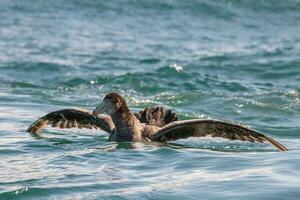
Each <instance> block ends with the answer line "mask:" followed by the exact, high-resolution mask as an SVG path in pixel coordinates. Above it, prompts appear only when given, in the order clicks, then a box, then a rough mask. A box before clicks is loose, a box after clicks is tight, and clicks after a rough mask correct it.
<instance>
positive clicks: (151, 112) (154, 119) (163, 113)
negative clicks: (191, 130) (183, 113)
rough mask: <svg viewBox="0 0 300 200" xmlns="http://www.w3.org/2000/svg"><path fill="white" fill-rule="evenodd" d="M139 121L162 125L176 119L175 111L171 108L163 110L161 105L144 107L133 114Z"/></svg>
mask: <svg viewBox="0 0 300 200" xmlns="http://www.w3.org/2000/svg"><path fill="white" fill-rule="evenodd" d="M134 115H135V117H136V118H137V119H139V120H140V122H141V123H145V124H148V125H155V126H158V127H163V126H165V125H167V124H169V123H171V122H174V121H177V117H176V114H175V113H172V111H171V110H164V108H163V107H156V108H154V107H151V108H146V109H144V110H142V111H140V112H139V113H135V114H134Z"/></svg>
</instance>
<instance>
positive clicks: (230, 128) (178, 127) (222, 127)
mask: <svg viewBox="0 0 300 200" xmlns="http://www.w3.org/2000/svg"><path fill="white" fill-rule="evenodd" d="M209 135H210V136H212V137H222V138H225V139H230V140H241V141H249V142H269V143H270V144H272V145H273V146H274V147H276V148H277V149H278V150H280V151H287V150H288V149H287V148H286V147H284V146H283V145H282V144H280V143H279V142H277V141H275V140H273V139H272V138H270V137H267V136H265V135H263V134H261V133H258V132H256V131H254V130H251V129H249V128H247V127H244V126H241V125H237V124H232V123H228V122H223V121H218V120H203V119H196V120H183V121H176V122H172V123H170V124H168V125H167V126H165V127H163V128H162V129H160V130H159V131H158V132H157V133H155V134H154V135H152V137H151V138H150V139H151V140H152V141H170V140H178V139H184V138H188V137H205V136H209Z"/></svg>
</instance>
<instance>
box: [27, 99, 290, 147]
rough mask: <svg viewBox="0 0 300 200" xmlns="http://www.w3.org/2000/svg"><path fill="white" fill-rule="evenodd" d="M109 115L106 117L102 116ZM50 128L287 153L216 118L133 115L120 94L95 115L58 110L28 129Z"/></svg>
mask: <svg viewBox="0 0 300 200" xmlns="http://www.w3.org/2000/svg"><path fill="white" fill-rule="evenodd" d="M103 113H106V114H107V115H105V114H103ZM47 125H51V126H52V127H58V128H62V129H64V128H73V127H74V128H75V127H76V128H80V129H82V128H88V129H93V128H94V129H101V130H103V131H106V132H108V133H109V134H110V135H109V138H108V141H116V142H151V141H156V142H167V141H172V140H178V139H184V138H188V137H205V136H211V137H222V138H226V139H230V140H241V141H248V142H267V143H270V144H272V145H273V146H274V147H276V148H277V149H278V150H279V151H287V150H288V149H287V148H286V147H284V146H283V145H282V144H280V143H279V142H277V141H275V140H274V139H272V138H270V137H267V136H265V135H263V134H261V133H258V132H257V131H255V130H252V129H249V128H247V127H245V126H242V125H238V124H233V123H230V122H225V121H220V120H214V119H192V120H178V119H177V117H176V114H175V113H173V112H172V111H171V110H166V109H164V108H163V107H155V108H154V107H151V108H146V109H144V110H142V111H140V112H139V113H132V112H130V110H129V108H128V106H127V103H126V101H125V100H124V98H123V97H122V96H120V95H119V94H117V93H109V94H107V95H106V96H105V97H104V98H103V100H102V102H101V103H99V104H98V105H97V107H96V109H95V110H94V111H93V112H90V111H88V110H82V109H64V110H58V111H54V112H51V113H48V114H47V115H45V116H43V117H41V118H40V119H38V120H37V121H35V122H34V123H33V124H32V125H31V126H30V127H29V128H28V129H27V132H30V133H40V132H41V131H42V130H43V129H44V128H45V127H46V126H47Z"/></svg>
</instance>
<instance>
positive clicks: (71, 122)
mask: <svg viewBox="0 0 300 200" xmlns="http://www.w3.org/2000/svg"><path fill="white" fill-rule="evenodd" d="M48 125H51V126H52V127H58V128H62V129H64V128H79V129H82V128H88V129H93V128H95V129H102V130H104V131H106V132H108V133H111V131H112V130H113V129H114V123H113V122H112V120H111V118H110V117H109V116H106V115H98V116H97V117H95V116H93V115H92V113H91V112H89V111H87V110H82V109H64V110H58V111H54V112H51V113H48V114H47V115H45V116H43V117H41V118H40V119H38V120H37V121H35V122H34V123H33V124H31V126H30V127H29V128H28V129H27V132H30V133H40V132H41V131H42V130H43V129H44V128H45V127H46V126H48Z"/></svg>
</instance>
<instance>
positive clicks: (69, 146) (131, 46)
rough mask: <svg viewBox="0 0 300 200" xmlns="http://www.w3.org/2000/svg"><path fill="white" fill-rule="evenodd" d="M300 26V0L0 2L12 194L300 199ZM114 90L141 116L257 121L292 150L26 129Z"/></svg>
mask: <svg viewBox="0 0 300 200" xmlns="http://www.w3.org/2000/svg"><path fill="white" fill-rule="evenodd" d="M299 22H300V1H299V0H266V1H252V0H220V1H210V0H191V1H179V0H178V1H175V0H167V1H163V0H149V1H138V0H133V1H127V0H124V1H93V0H86V1H79V0H71V1H67V0H54V1H41V0H26V1H21V0H19V1H18V0H0V199H1V200H2V199H3V200H8V199H22V200H23V199H24V200H27V199H84V200H89V199H222V200H224V199H239V200H241V199H243V200H246V199H247V200H248V199H249V200H250V199H251V200H252V199H270V200H271V199H272V200H275V199H280V200H281V199H289V200H290V199H291V200H292V199H295V200H296V199H300V172H299V169H300V34H299V33H300V23H299ZM111 91H115V92H118V93H120V94H122V95H123V96H124V97H125V98H126V100H127V101H128V104H129V106H130V108H131V109H132V111H138V110H140V109H142V108H145V107H148V106H155V105H162V106H164V107H167V108H172V109H173V111H175V112H176V113H177V114H178V116H179V118H180V119H191V118H215V119H222V120H228V121H233V122H236V123H241V124H245V125H247V126H250V127H252V128H254V129H256V130H258V131H260V132H262V133H265V134H266V135H268V136H271V137H273V138H274V139H276V140H278V141H279V142H280V143H282V144H283V145H285V146H287V147H288V148H289V150H290V151H288V152H277V151H276V150H274V149H273V148H272V146H270V145H268V144H252V143H247V142H237V141H227V140H223V139H211V138H189V139H186V140H180V141H176V142H172V143H170V144H142V143H114V142H107V138H108V136H107V134H105V133H104V132H102V131H89V130H77V129H70V130H59V129H50V128H49V129H46V130H44V132H43V134H42V136H41V137H34V136H32V135H30V134H28V133H26V132H25V130H26V129H27V127H28V126H29V125H30V124H31V123H32V122H33V121H34V120H36V119H37V118H39V117H41V116H43V115H44V114H46V113H47V112H50V111H54V110H58V109H62V108H70V107H81V108H86V109H90V110H92V109H94V107H95V105H96V104H97V103H98V102H99V101H100V100H101V99H102V98H103V96H104V95H105V94H106V93H108V92H111Z"/></svg>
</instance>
